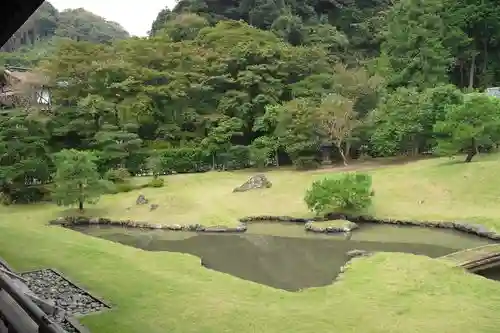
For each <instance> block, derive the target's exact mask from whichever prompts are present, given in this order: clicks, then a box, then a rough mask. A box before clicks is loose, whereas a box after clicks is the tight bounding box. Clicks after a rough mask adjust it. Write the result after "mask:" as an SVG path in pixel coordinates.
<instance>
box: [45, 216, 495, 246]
mask: <svg viewBox="0 0 500 333" xmlns="http://www.w3.org/2000/svg"><path fill="white" fill-rule="evenodd" d="M333 220H346V222H349V224H348V225H347V228H345V226H344V227H342V228H335V227H333V226H330V227H328V226H327V227H326V228H323V227H320V226H315V225H314V224H313V223H311V222H326V221H333ZM239 222H240V223H239V224H238V225H237V226H235V227H229V226H217V225H215V226H203V225H202V224H198V223H193V224H172V223H169V224H154V223H148V222H138V221H131V220H121V221H116V220H111V219H108V218H98V217H97V218H88V217H80V216H78V217H71V216H69V217H61V218H58V219H56V220H52V221H49V224H50V225H60V226H65V227H71V226H77V225H109V226H121V227H128V228H141V229H163V230H171V231H193V232H230V233H241V232H246V231H247V224H248V223H258V222H262V223H265V222H283V223H299V224H304V229H305V230H306V231H310V232H318V233H328V232H347V233H350V232H351V231H352V230H355V229H357V227H362V225H363V223H365V224H366V223H384V224H395V225H406V226H415V227H429V228H442V229H453V230H457V231H461V232H465V233H469V234H473V235H476V236H479V237H484V238H488V239H491V240H500V234H499V233H496V232H495V231H492V230H488V229H487V228H486V227H484V226H481V225H477V224H470V223H466V222H446V221H410V220H395V219H377V218H374V217H370V216H354V215H346V214H340V213H330V214H326V215H325V216H320V217H314V218H296V217H291V216H272V215H260V216H248V217H243V218H240V219H239ZM318 227H319V228H318Z"/></svg>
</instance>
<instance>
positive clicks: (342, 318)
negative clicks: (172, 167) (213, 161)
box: [0, 156, 500, 333]
mask: <svg viewBox="0 0 500 333" xmlns="http://www.w3.org/2000/svg"><path fill="white" fill-rule="evenodd" d="M499 158H500V157H499V156H496V157H492V158H487V159H484V160H478V162H475V163H472V164H470V165H462V164H448V161H447V160H430V161H423V162H418V163H416V164H411V165H406V166H401V167H391V168H387V169H380V170H377V171H375V172H374V185H375V191H376V201H375V204H374V207H373V212H374V213H376V214H377V215H379V216H394V217H414V218H422V219H425V218H436V219H445V218H447V219H451V218H460V219H473V220H475V221H477V222H481V223H485V224H488V225H489V226H490V227H495V226H497V229H500V222H498V221H496V220H495V215H498V214H496V213H497V212H498V211H499V210H500V208H495V206H497V207H499V206H498V201H499V200H500V199H499V198H498V196H497V195H496V189H497V188H498V186H497V185H498V183H499V182H500V180H499V179H497V178H498V177H497V175H496V170H497V165H498V159H499ZM322 175H323V173H322V172H315V173H295V172H291V171H289V172H271V173H269V178H270V179H271V181H273V182H274V186H273V188H272V189H270V190H266V191H256V192H248V193H235V194H233V193H231V189H232V188H233V187H235V186H237V185H239V183H240V182H242V181H244V180H245V179H246V178H247V177H248V176H249V174H247V173H241V172H237V173H233V174H226V173H213V174H204V175H186V176H175V177H169V178H167V179H168V187H167V188H165V189H160V190H154V189H148V190H145V191H144V193H145V194H146V196H149V197H150V198H151V199H154V200H153V201H155V202H158V203H160V204H161V205H163V206H162V207H161V208H160V209H162V210H161V211H160V210H158V212H152V213H149V212H148V209H147V208H143V207H141V208H136V207H134V206H135V205H134V201H135V197H136V196H137V193H130V194H122V195H120V196H116V197H109V198H105V199H104V200H103V201H102V202H101V204H100V205H99V206H98V207H97V208H96V209H95V213H99V214H104V213H106V214H107V215H112V216H115V217H128V216H127V215H133V216H135V217H136V218H140V219H141V220H150V216H149V215H153V214H154V216H156V217H157V219H158V220H159V219H160V218H161V217H164V218H167V217H169V216H172V219H170V218H169V221H177V222H198V221H201V220H203V219H204V218H215V217H221V218H224V219H225V221H227V223H231V221H233V219H236V218H237V217H239V216H242V215H247V214H265V213H269V214H287V215H301V214H305V213H306V209H305V207H304V206H303V203H302V201H301V199H302V195H303V191H304V189H305V187H307V185H309V184H310V182H311V180H312V179H314V178H318V177H321V176H322ZM119 198H122V199H123V201H122V200H118V199H119ZM421 200H424V202H423V203H419V201H421ZM129 206H130V207H132V208H131V210H130V211H128V212H127V211H126V210H124V208H127V207H129ZM142 210H144V211H142ZM58 213H60V210H59V209H57V208H49V207H46V206H43V205H40V206H30V207H22V208H20V207H9V208H3V209H2V211H1V212H0V215H1V219H0V256H2V257H4V258H5V259H6V260H8V261H9V262H10V263H11V264H13V266H14V267H15V268H17V269H20V270H24V269H32V268H41V267H55V268H57V269H59V270H61V271H63V272H65V274H67V275H68V276H69V277H70V278H72V279H74V280H75V281H77V282H79V283H80V284H82V285H84V286H86V287H87V288H88V289H90V290H91V291H92V292H94V293H96V294H97V295H100V296H101V297H103V298H105V299H106V300H108V301H110V302H111V303H112V304H113V305H115V306H116V308H115V309H114V310H112V311H110V312H107V313H105V314H100V315H92V316H88V317H86V318H85V319H84V320H83V321H84V323H85V324H87V325H88V326H89V327H90V328H91V330H92V331H93V332H94V333H108V332H120V333H129V332H130V333H132V332H151V333H160V332H161V333H163V332H166V331H168V332H179V333H181V332H182V333H189V332H200V333H201V332H203V333H212V332H213V333H215V332H217V333H221V332H235V331H238V332H242V333H244V332H252V333H253V332H266V333H273V332H289V333H295V332H297V333H299V332H300V333H303V332H331V331H336V332H342V333H344V332H363V333H379V332H380V333H391V332H398V333H399V332H412V333H413V332H415V333H419V332H422V333H423V332H425V333H427V332H430V331H436V332H441V333H448V332H449V333H462V332H463V333H469V332H480V333H490V332H491V333H493V332H498V325H500V317H498V315H497V313H498V310H500V291H499V289H498V284H497V283H496V282H493V281H489V280H486V279H484V278H481V277H478V276H474V275H469V274H466V273H465V272H463V271H461V270H460V269H455V268H450V267H449V266H447V265H446V264H444V263H443V262H440V261H437V260H431V259H428V258H426V257H421V256H413V255H407V254H387V253H385V254H377V255H375V256H373V257H370V258H366V259H360V260H356V261H355V262H354V263H353V265H352V267H351V269H350V270H348V271H347V273H346V275H344V276H343V278H342V280H341V281H340V282H338V283H335V284H333V285H331V286H328V287H322V288H314V289H309V290H306V291H303V292H301V293H288V292H285V291H280V290H275V289H272V288H269V287H266V286H261V285H257V284H255V283H251V282H247V281H243V280H239V279H237V278H234V277H231V276H229V275H225V274H222V273H218V272H215V271H210V270H205V269H203V268H202V267H200V265H199V259H198V258H195V257H192V256H188V255H182V254H173V253H172V254H171V253H151V252H145V251H141V250H137V249H134V248H130V247H126V246H122V245H120V244H115V243H111V242H107V241H105V240H101V239H96V238H91V237H88V236H85V235H82V234H79V233H76V232H72V231H69V230H64V229H61V228H57V227H50V228H49V227H46V226H44V223H45V221H46V220H47V219H49V218H51V217H53V216H54V215H55V214H58ZM161 221H163V222H167V221H164V220H163V219H162V220H161Z"/></svg>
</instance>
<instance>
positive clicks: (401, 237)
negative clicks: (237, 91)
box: [74, 222, 490, 291]
mask: <svg viewBox="0 0 500 333" xmlns="http://www.w3.org/2000/svg"><path fill="white" fill-rule="evenodd" d="M74 229H75V230H77V231H80V232H83V233H85V234H89V235H92V236H95V237H100V238H104V239H107V240H110V241H115V242H119V243H122V244H125V245H129V246H134V247H137V248H141V249H144V250H148V251H170V252H181V253H189V254H192V255H196V256H198V257H200V258H203V264H204V266H205V267H207V268H210V269H214V270H217V271H220V272H225V273H228V274H231V275H233V276H237V277H239V278H242V279H246V280H250V281H254V282H257V283H261V284H266V285H269V286H272V287H275V288H280V289H285V290H289V291H297V290H299V289H303V288H308V287H317V286H323V285H327V284H330V283H331V282H332V280H333V279H334V278H335V277H336V276H337V274H338V273H339V271H340V268H341V267H342V266H343V265H344V264H345V262H346V261H347V260H348V257H347V255H346V252H348V251H350V250H354V249H359V250H366V251H388V252H407V253H414V254H421V255H427V256H430V257H438V256H442V255H445V254H448V253H451V252H454V251H457V250H460V249H464V248H469V247H475V246H479V245H484V244H487V243H489V242H490V241H488V240H485V239H481V238H478V237H474V236H469V235H466V234H463V233H458V232H456V231H452V230H442V229H428V228H417V227H407V226H391V225H377V224H363V225H362V227H361V228H360V229H358V230H356V231H354V232H353V234H352V238H351V239H350V240H345V239H344V236H343V235H342V234H340V235H332V234H330V235H326V234H315V233H308V232H305V231H304V225H303V224H280V223H270V222H266V223H254V224H249V225H248V231H247V233H245V234H207V233H200V234H196V233H190V232H182V231H174V232H173V231H163V230H139V229H126V228H121V227H102V226H101V227H96V226H92V227H76V228H74Z"/></svg>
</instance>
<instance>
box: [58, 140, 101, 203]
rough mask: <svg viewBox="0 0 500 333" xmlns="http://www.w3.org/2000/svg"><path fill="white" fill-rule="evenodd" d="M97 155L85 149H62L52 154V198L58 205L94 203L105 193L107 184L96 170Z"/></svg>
mask: <svg viewBox="0 0 500 333" xmlns="http://www.w3.org/2000/svg"><path fill="white" fill-rule="evenodd" d="M96 160H97V157H96V156H95V155H94V154H92V153H90V152H86V151H78V150H75V149H64V150H61V151H60V152H58V153H56V154H55V155H54V162H55V165H56V172H55V174H54V188H53V193H52V198H53V199H54V200H55V201H56V202H57V204H58V205H63V206H70V205H73V204H78V205H79V209H80V210H83V205H84V203H86V202H87V203H95V202H96V201H97V200H98V199H99V197H100V195H101V194H103V193H105V192H106V191H107V190H108V188H109V184H108V183H106V182H105V181H103V180H102V179H101V178H100V176H99V173H98V171H97V165H96Z"/></svg>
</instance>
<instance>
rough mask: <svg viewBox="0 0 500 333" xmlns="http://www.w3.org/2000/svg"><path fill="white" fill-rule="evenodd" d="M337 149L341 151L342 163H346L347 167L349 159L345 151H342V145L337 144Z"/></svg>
mask: <svg viewBox="0 0 500 333" xmlns="http://www.w3.org/2000/svg"><path fill="white" fill-rule="evenodd" d="M337 148H338V150H339V153H340V156H342V162H344V166H347V165H348V163H347V158H346V156H345V153H344V149H342V144H337Z"/></svg>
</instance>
